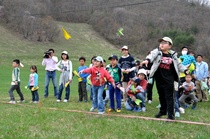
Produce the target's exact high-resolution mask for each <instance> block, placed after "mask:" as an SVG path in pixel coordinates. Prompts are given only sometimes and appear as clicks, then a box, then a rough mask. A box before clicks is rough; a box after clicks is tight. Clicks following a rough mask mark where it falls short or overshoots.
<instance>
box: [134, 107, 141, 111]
mask: <svg viewBox="0 0 210 139" xmlns="http://www.w3.org/2000/svg"><path fill="white" fill-rule="evenodd" d="M133 111H134V112H141V109H140V108H138V107H135V108H134V109H133Z"/></svg>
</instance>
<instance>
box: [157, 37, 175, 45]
mask: <svg viewBox="0 0 210 139" xmlns="http://www.w3.org/2000/svg"><path fill="white" fill-rule="evenodd" d="M162 41H166V42H170V43H171V45H173V42H172V40H171V38H169V37H163V38H162V39H159V40H158V42H162Z"/></svg>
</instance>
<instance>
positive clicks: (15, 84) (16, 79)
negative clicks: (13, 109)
mask: <svg viewBox="0 0 210 139" xmlns="http://www.w3.org/2000/svg"><path fill="white" fill-rule="evenodd" d="M20 64H21V63H20V60H19V59H14V60H13V62H12V66H13V68H14V69H13V70H12V82H11V87H10V89H9V96H10V102H9V103H11V104H15V103H16V102H15V97H14V94H13V91H14V90H16V91H17V93H18V95H19V97H20V101H18V102H25V100H24V97H23V93H22V92H21V90H20V69H19V66H20ZM21 65H22V64H21ZM22 67H23V65H22Z"/></svg>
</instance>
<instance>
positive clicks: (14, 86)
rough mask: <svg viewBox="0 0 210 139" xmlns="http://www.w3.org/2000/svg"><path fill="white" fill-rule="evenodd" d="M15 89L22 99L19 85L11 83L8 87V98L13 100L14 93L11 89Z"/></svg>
mask: <svg viewBox="0 0 210 139" xmlns="http://www.w3.org/2000/svg"><path fill="white" fill-rule="evenodd" d="M14 90H16V91H17V93H18V95H19V96H20V100H24V97H23V94H22V92H21V90H20V85H12V86H11V87H10V89H9V91H8V92H9V96H10V100H12V101H15V97H14V93H13V91H14Z"/></svg>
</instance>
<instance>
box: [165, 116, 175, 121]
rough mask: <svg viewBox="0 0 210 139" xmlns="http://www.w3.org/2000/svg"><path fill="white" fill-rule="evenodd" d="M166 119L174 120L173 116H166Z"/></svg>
mask: <svg viewBox="0 0 210 139" xmlns="http://www.w3.org/2000/svg"><path fill="white" fill-rule="evenodd" d="M167 119H168V120H175V117H174V116H168V117H167Z"/></svg>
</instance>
